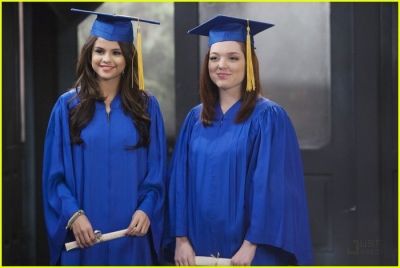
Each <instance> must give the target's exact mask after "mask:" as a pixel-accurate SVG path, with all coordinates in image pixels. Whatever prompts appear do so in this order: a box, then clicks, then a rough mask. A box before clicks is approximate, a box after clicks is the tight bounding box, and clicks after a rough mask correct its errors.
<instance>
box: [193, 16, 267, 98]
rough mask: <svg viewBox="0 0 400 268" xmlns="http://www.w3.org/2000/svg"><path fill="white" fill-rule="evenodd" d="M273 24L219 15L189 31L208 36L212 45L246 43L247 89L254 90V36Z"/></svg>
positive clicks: (209, 43)
mask: <svg viewBox="0 0 400 268" xmlns="http://www.w3.org/2000/svg"><path fill="white" fill-rule="evenodd" d="M272 26H274V25H273V24H270V23H266V22H259V21H253V20H246V19H241V18H235V17H228V16H224V15H217V16H216V17H214V18H212V19H210V20H209V21H206V22H204V23H202V24H200V25H199V26H197V27H195V28H193V29H191V30H189V31H188V33H189V34H197V35H203V36H208V45H209V46H210V47H211V45H213V44H215V43H218V42H223V41H237V42H243V43H245V44H246V78H247V84H246V90H247V91H254V90H255V79H254V70H253V61H252V55H251V46H254V38H253V36H254V35H256V34H258V33H259V32H262V31H264V30H266V29H268V28H270V27H272Z"/></svg>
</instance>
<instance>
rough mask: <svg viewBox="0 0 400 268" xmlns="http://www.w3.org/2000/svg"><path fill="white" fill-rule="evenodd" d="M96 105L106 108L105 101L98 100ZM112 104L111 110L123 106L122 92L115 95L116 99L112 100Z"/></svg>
mask: <svg viewBox="0 0 400 268" xmlns="http://www.w3.org/2000/svg"><path fill="white" fill-rule="evenodd" d="M96 106H97V107H102V108H105V104H104V101H96ZM110 106H111V110H113V109H117V108H120V107H121V94H120V92H118V93H117V95H115V97H114V99H113V100H112V101H111V104H110Z"/></svg>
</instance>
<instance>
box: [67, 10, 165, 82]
mask: <svg viewBox="0 0 400 268" xmlns="http://www.w3.org/2000/svg"><path fill="white" fill-rule="evenodd" d="M71 11H73V12H78V13H85V14H93V15H97V18H96V20H95V21H94V23H93V25H92V30H91V31H90V34H91V35H93V36H96V37H101V38H104V39H106V40H108V41H115V42H128V43H131V42H133V28H132V21H137V22H145V23H151V24H160V22H158V21H153V20H146V19H141V18H137V17H131V16H125V15H116V14H108V13H101V12H95V11H89V10H83V9H76V8H71ZM136 42H137V44H136V49H137V53H138V80H139V81H138V83H139V89H141V90H144V74H143V56H142V35H141V32H140V26H139V25H138V27H137V41H136ZM132 71H133V70H132ZM133 77H134V74H132V81H133ZM132 83H133V82H132Z"/></svg>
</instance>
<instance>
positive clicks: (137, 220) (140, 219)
mask: <svg viewBox="0 0 400 268" xmlns="http://www.w3.org/2000/svg"><path fill="white" fill-rule="evenodd" d="M149 227H150V219H149V217H148V216H147V215H146V213H144V211H142V210H136V211H135V213H134V214H133V216H132V221H131V223H130V224H129V226H128V231H126V234H127V235H132V236H133V235H136V236H144V235H145V234H147V231H148V230H149Z"/></svg>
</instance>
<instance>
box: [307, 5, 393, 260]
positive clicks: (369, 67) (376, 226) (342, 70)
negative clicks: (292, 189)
mask: <svg viewBox="0 0 400 268" xmlns="http://www.w3.org/2000/svg"><path fill="white" fill-rule="evenodd" d="M395 10H396V6H395V4H331V63H332V65H331V70H332V73H331V112H332V116H331V122H330V124H331V130H332V133H331V139H330V142H329V143H328V144H327V146H324V147H323V148H320V149H318V150H303V152H302V153H303V160H304V168H305V175H306V184H307V190H308V191H307V193H308V197H309V207H310V214H311V223H312V234H313V245H314V254H315V259H316V264H320V265H378V264H386V265H388V264H396V263H397V254H396V250H395V249H396V241H397V239H396V237H397V232H396V230H395V226H397V223H396V222H397V212H396V210H395V207H396V206H395V204H396V200H397V192H396V190H394V189H396V188H397V186H396V185H397V182H396V178H395V176H394V175H393V174H397V168H396V164H395V158H396V156H395V155H396V154H394V152H395V151H396V149H395V148H396V146H397V145H396V144H397V142H396V141H395V139H394V137H395V132H394V127H393V124H392V123H393V122H395V121H396V120H397V118H396V115H395V110H396V109H397V103H396V102H395V101H394V100H391V98H392V97H395V96H396V94H397V93H396V87H395V85H394V81H395V79H397V78H396V77H395V75H393V74H394V72H392V71H391V70H393V69H396V68H397V67H396V65H395V64H394V62H393V58H394V57H397V55H396V53H395V52H394V51H396V49H397V43H396V39H397V38H395V36H393V33H394V32H397V17H396V16H394V15H393V14H395ZM393 53H395V55H393ZM396 99H397V98H396ZM382 121H383V122H382ZM384 122H386V123H384ZM382 127H384V128H382ZM387 139H389V140H387ZM393 151H394V152H393ZM382 159H385V161H386V162H385V165H382ZM382 211H384V213H382Z"/></svg>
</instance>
